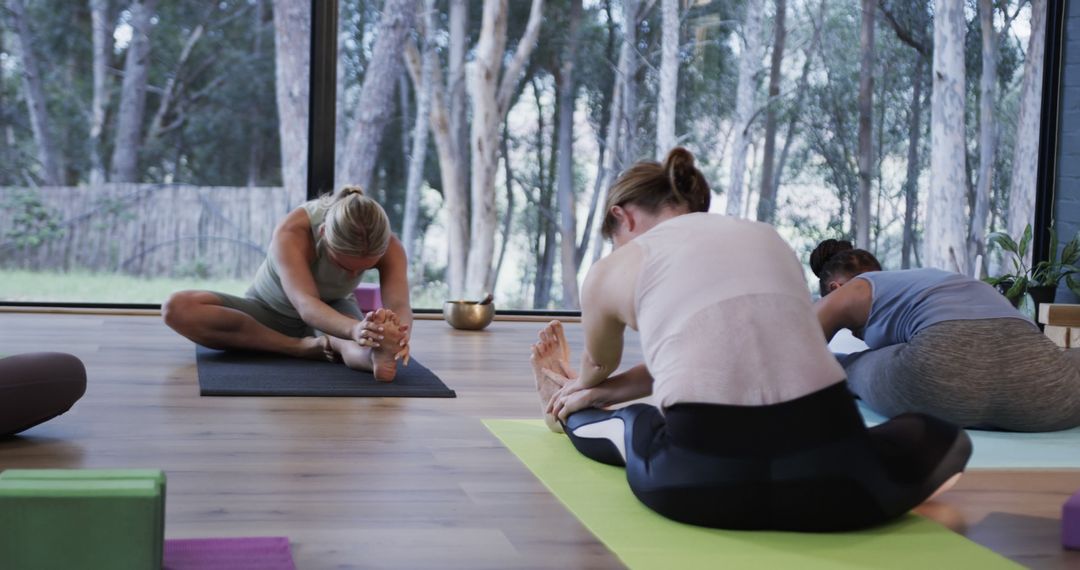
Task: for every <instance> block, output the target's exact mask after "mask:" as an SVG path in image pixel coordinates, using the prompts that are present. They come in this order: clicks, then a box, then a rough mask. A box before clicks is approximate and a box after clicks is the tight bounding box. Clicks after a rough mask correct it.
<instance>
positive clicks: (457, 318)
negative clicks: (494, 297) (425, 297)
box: [442, 301, 495, 331]
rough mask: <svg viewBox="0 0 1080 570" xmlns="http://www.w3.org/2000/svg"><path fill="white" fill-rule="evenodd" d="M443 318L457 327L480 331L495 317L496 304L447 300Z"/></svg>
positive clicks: (444, 304)
mask: <svg viewBox="0 0 1080 570" xmlns="http://www.w3.org/2000/svg"><path fill="white" fill-rule="evenodd" d="M442 314H443V320H445V321H446V322H447V323H449V324H450V326H452V327H454V328H455V329H461V330H467V331H478V330H480V329H482V328H484V327H486V326H488V325H490V324H491V320H492V319H493V318H495V304H494V303H487V304H486V305H481V304H480V303H477V302H476V301H447V302H445V303H443V309H442Z"/></svg>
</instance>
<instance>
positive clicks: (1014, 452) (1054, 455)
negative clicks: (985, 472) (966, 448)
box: [859, 401, 1080, 469]
mask: <svg viewBox="0 0 1080 570" xmlns="http://www.w3.org/2000/svg"><path fill="white" fill-rule="evenodd" d="M859 411H860V412H862V415H863V419H865V420H866V424H867V425H877V424H879V423H881V422H883V421H885V418H884V417H883V416H882V415H880V414H878V413H877V412H875V411H873V410H871V409H870V408H868V407H866V404H864V403H863V402H862V401H860V402H859ZM967 432H968V435H970V436H971V442H972V443H973V444H974V451H973V452H972V454H971V461H969V462H968V468H974V469H1078V468H1080V428H1074V429H1070V430H1065V431H1053V432H1047V433H1014V432H1003V431H984V430H977V429H969V430H967Z"/></svg>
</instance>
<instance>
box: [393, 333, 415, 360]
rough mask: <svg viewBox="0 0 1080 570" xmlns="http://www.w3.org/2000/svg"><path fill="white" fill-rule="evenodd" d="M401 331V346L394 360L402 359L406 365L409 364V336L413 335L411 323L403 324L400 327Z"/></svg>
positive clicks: (399, 344)
mask: <svg viewBox="0 0 1080 570" xmlns="http://www.w3.org/2000/svg"><path fill="white" fill-rule="evenodd" d="M398 331H399V332H400V333H401V342H399V343H398V346H399V347H401V350H399V351H398V352H397V353H396V354H394V360H401V361H402V362H403V363H404V364H405V366H408V365H409V338H410V337H411V336H412V328H411V327H410V326H409V325H401V328H399V329H398Z"/></svg>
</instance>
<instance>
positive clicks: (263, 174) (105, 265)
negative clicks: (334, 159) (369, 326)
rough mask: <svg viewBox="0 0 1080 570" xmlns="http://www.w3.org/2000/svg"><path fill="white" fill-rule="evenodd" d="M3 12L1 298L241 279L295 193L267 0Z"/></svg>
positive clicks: (150, 290)
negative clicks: (287, 171)
mask: <svg viewBox="0 0 1080 570" xmlns="http://www.w3.org/2000/svg"><path fill="white" fill-rule="evenodd" d="M0 15H2V16H3V18H2V19H0V22H2V25H0V205H2V207H0V300H5V301H75V302H118V303H160V302H162V301H163V300H164V298H165V297H166V296H167V295H168V293H169V292H171V291H173V290H176V289H180V288H189V287H206V288H214V289H218V290H224V291H228V292H231V293H242V292H243V291H244V289H245V288H246V285H247V281H248V279H249V278H250V276H251V275H252V274H253V272H254V270H255V269H256V268H257V266H258V264H259V263H260V262H261V260H262V259H263V257H264V255H265V251H266V246H267V244H268V242H269V237H270V230H271V229H272V228H273V224H274V223H275V222H276V221H277V220H278V219H279V218H280V217H282V216H284V214H285V213H287V212H288V209H289V208H290V207H291V206H295V204H297V203H299V201H301V200H302V199H303V189H302V188H300V189H299V192H298V193H297V192H293V193H292V194H290V193H288V192H286V191H285V190H283V188H282V172H281V158H280V156H281V149H280V145H279V142H278V141H279V133H278V128H279V122H278V113H279V105H278V101H277V100H276V95H275V88H274V87H275V81H274V75H275V57H274V56H275V49H274V43H275V41H274V40H275V38H274V35H275V34H274V25H273V22H274V20H273V14H272V11H271V5H270V1H269V0H224V1H220V2H212V3H207V2H200V1H197V0H170V1H167V2H165V1H153V0H144V1H142V2H127V1H125V2H121V1H118V0H91V1H84V2H62V1H47V2H39V1H29V0H11V1H9V2H7V3H6V5H5V6H4V7H2V8H0ZM303 39H304V40H305V42H306V39H307V38H306V36H305V37H304V38H303ZM304 45H305V46H306V43H305V44H304ZM305 73H306V70H305ZM304 77H305V78H306V75H305V76H304ZM305 86H306V85H305ZM303 95H304V96H305V97H306V90H305V92H304V94H303ZM300 103H301V104H302V105H303V109H304V111H303V112H306V100H304V101H301V102H300ZM302 134H303V135H305V138H306V132H304V133H302ZM299 142H300V144H305V140H304V139H301V140H300V141H299Z"/></svg>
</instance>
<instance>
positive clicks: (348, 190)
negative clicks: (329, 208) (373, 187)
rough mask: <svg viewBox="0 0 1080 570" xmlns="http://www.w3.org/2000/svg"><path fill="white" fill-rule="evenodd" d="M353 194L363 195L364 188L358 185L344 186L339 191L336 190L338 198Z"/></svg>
mask: <svg viewBox="0 0 1080 570" xmlns="http://www.w3.org/2000/svg"><path fill="white" fill-rule="evenodd" d="M353 194H359V195H360V196H363V195H364V189H363V188H361V187H359V186H345V187H343V188H342V189H341V192H338V198H345V197H347V196H352V195H353Z"/></svg>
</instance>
